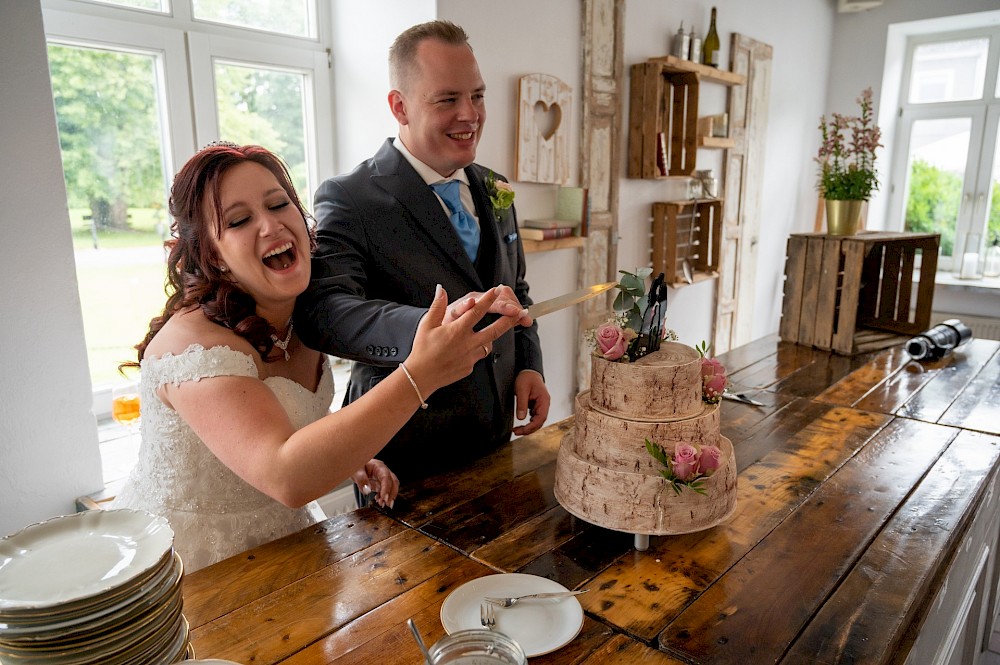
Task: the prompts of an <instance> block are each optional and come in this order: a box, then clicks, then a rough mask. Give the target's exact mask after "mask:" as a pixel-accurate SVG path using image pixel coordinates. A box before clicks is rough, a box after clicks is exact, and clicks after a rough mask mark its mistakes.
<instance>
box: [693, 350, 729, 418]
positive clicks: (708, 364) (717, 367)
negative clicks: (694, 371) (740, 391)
mask: <svg viewBox="0 0 1000 665" xmlns="http://www.w3.org/2000/svg"><path fill="white" fill-rule="evenodd" d="M694 348H695V349H696V350H697V351H698V354H699V355H700V356H701V383H702V389H701V397H702V399H703V400H705V401H706V402H708V403H709V404H718V403H719V400H721V399H722V393H724V392H725V391H726V384H727V383H728V379H727V378H726V368H725V366H723V364H722V363H721V362H719V359H718V358H709V357H708V350H709V348H710V345H709V344H708V343H706V342H704V341H702V343H701V344H699V345H698V346H696V347H694Z"/></svg>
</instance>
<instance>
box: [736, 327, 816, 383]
mask: <svg viewBox="0 0 1000 665" xmlns="http://www.w3.org/2000/svg"><path fill="white" fill-rule="evenodd" d="M796 325H797V324H796ZM779 343H780V340H779V339H778V336H777V335H768V336H767V337H761V338H760V339H756V340H754V341H752V342H750V343H748V344H744V345H743V346H738V347H736V348H735V349H730V350H729V351H726V352H725V353H720V354H719V355H718V356H717V357H718V359H719V361H720V362H721V363H722V364H723V365H724V366H725V367H726V370H727V373H733V372H738V371H740V370H743V369H746V368H748V367H750V366H751V365H754V364H756V363H758V362H760V361H762V360H764V359H766V358H769V357H771V356H773V355H774V354H776V353H777V352H778V346H779ZM789 346H795V345H794V344H791V345H789Z"/></svg>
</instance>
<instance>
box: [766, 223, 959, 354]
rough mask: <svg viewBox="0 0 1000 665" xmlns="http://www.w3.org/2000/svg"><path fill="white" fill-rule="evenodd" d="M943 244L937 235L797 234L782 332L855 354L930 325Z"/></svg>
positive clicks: (788, 266)
mask: <svg viewBox="0 0 1000 665" xmlns="http://www.w3.org/2000/svg"><path fill="white" fill-rule="evenodd" d="M940 243H941V236H940V235H939V234H936V233H934V234H928V233H893V232H867V233H860V234H857V235H854V236H832V235H828V234H824V233H796V234H792V235H791V236H790V237H789V239H788V245H787V255H786V259H785V289H784V298H783V300H782V307H781V324H780V326H779V330H778V332H779V336H780V337H781V339H782V340H784V341H787V342H795V343H797V344H803V345H806V346H814V347H816V348H819V349H824V350H833V351H836V352H837V353H840V354H843V355H853V354H856V353H862V352H865V351H873V350H876V349H880V348H885V347H887V346H893V345H895V344H899V343H901V342H903V341H905V340H906V339H907V338H909V337H911V336H913V335H915V334H917V333H920V332H922V331H924V330H926V329H927V328H929V327H930V317H931V307H932V304H933V299H934V273H935V271H936V270H937V258H938V248H939V246H940ZM918 254H919V256H920V261H919V263H920V268H919V278H918V279H916V280H914V271H915V268H916V264H917V256H918Z"/></svg>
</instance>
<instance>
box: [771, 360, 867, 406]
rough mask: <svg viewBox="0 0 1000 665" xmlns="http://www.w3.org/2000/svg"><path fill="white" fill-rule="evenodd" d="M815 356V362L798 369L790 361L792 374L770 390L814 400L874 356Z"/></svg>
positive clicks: (793, 362)
mask: <svg viewBox="0 0 1000 665" xmlns="http://www.w3.org/2000/svg"><path fill="white" fill-rule="evenodd" d="M813 352H814V354H815V355H814V361H813V362H811V363H809V364H807V365H799V366H798V367H796V365H795V363H796V359H795V358H794V357H792V358H790V359H789V370H791V371H790V373H788V374H787V376H784V377H782V378H781V379H780V380H779V381H777V382H776V383H774V384H773V385H771V386H769V387H768V390H773V391H775V392H779V393H783V394H786V395H794V396H795V397H805V398H808V399H812V398H814V397H816V396H817V395H819V394H820V393H822V392H823V391H824V390H826V389H827V388H828V387H830V386H832V385H833V384H835V383H837V382H838V381H840V380H841V379H843V378H844V377H845V376H848V375H849V374H851V372H854V371H855V370H857V369H858V368H860V367H863V366H864V365H865V364H867V363H868V361H869V360H871V357H872V354H871V353H862V354H857V355H854V356H842V355H839V354H836V353H829V352H826V351H817V350H815V349H814V350H813Z"/></svg>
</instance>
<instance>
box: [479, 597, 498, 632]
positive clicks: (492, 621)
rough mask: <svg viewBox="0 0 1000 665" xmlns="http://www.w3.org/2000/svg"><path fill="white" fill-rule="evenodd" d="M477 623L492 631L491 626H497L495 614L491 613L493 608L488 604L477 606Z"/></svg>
mask: <svg viewBox="0 0 1000 665" xmlns="http://www.w3.org/2000/svg"><path fill="white" fill-rule="evenodd" d="M479 623H481V624H483V626H485V627H486V628H487V629H489V630H493V626H495V625H497V616H496V613H495V612H494V611H493V606H492V605H490V604H489V603H480V604H479Z"/></svg>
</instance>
